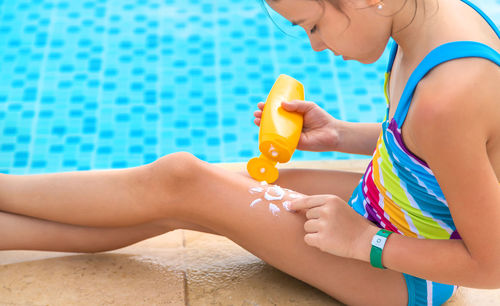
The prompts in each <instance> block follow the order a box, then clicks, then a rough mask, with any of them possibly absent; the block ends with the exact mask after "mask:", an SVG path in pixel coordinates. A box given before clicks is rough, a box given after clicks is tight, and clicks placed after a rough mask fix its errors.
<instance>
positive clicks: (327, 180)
mask: <svg viewBox="0 0 500 306" xmlns="http://www.w3.org/2000/svg"><path fill="white" fill-rule="evenodd" d="M362 176H363V174H362V173H357V172H348V171H338V170H318V169H282V170H280V176H279V178H278V180H277V181H276V183H275V184H276V185H279V186H282V187H286V188H288V189H292V190H294V191H297V192H301V193H303V194H308V195H313V194H334V195H336V196H338V197H340V198H342V199H343V200H345V201H346V202H347V201H348V200H349V198H350V197H351V194H352V192H353V190H354V188H356V186H357V185H358V183H359V180H360V179H361V177H362Z"/></svg>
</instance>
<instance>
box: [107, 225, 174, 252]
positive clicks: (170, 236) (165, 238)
mask: <svg viewBox="0 0 500 306" xmlns="http://www.w3.org/2000/svg"><path fill="white" fill-rule="evenodd" d="M182 240H183V233H182V230H175V231H172V232H168V233H166V234H163V235H159V236H156V237H153V238H150V239H146V240H143V241H141V242H138V243H136V244H133V245H131V246H128V247H125V248H122V249H119V250H117V251H115V252H118V253H135V252H137V251H141V250H146V249H150V250H157V249H168V248H182V245H183V241H182Z"/></svg>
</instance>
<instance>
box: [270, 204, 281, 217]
mask: <svg viewBox="0 0 500 306" xmlns="http://www.w3.org/2000/svg"><path fill="white" fill-rule="evenodd" d="M269 211H271V213H272V214H273V215H274V216H277V215H278V213H279V212H280V208H279V207H278V206H276V205H274V204H273V203H269Z"/></svg>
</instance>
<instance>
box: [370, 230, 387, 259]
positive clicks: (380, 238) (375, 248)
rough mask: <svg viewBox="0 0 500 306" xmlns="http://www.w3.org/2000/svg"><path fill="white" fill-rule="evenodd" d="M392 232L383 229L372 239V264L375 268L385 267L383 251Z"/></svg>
mask: <svg viewBox="0 0 500 306" xmlns="http://www.w3.org/2000/svg"><path fill="white" fill-rule="evenodd" d="M390 234H392V232H391V231H388V230H385V229H381V230H379V231H378V232H377V233H376V234H375V235H374V236H373V239H372V249H371V251H370V264H371V265H372V266H374V267H375V268H380V269H385V267H384V266H383V265H382V251H383V250H384V246H385V242H386V241H387V237H389V235H390Z"/></svg>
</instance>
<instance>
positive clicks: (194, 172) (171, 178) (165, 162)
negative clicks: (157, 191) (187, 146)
mask: <svg viewBox="0 0 500 306" xmlns="http://www.w3.org/2000/svg"><path fill="white" fill-rule="evenodd" d="M150 167H151V171H152V172H153V176H154V177H155V178H156V179H157V180H158V182H161V184H162V186H163V188H167V189H169V190H170V191H179V190H181V189H185V188H186V187H187V186H188V184H186V183H189V184H193V183H195V181H196V178H197V177H198V176H199V173H200V171H201V169H202V167H203V162H202V161H201V160H199V159H198V158H196V157H195V156H194V155H193V154H191V153H188V152H177V153H172V154H169V155H166V156H164V157H161V158H160V159H158V160H157V161H155V162H153V163H152V164H150Z"/></svg>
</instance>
